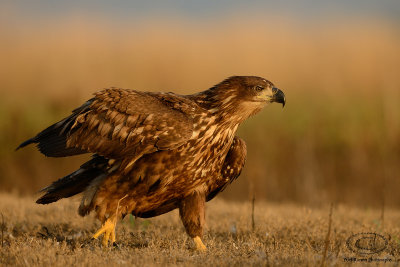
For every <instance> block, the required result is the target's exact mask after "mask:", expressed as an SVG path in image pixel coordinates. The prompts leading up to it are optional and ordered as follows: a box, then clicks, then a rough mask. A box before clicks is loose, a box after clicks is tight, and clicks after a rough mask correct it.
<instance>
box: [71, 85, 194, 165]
mask: <svg viewBox="0 0 400 267" xmlns="http://www.w3.org/2000/svg"><path fill="white" fill-rule="evenodd" d="M164 98H165V99H168V100H169V101H170V102H172V103H174V102H176V103H181V102H182V103H185V105H183V106H182V105H181V106H176V105H175V106H174V105H172V106H171V105H170V102H166V101H165V100H164ZM190 105H195V104H193V103H191V102H190V101H189V100H186V99H184V98H183V97H181V96H178V95H173V94H162V93H146V92H138V91H134V90H124V89H116V88H112V89H106V90H103V91H101V92H98V93H96V95H95V97H94V99H93V102H92V103H91V104H90V106H89V109H88V110H87V111H86V112H81V113H80V114H79V115H78V116H77V117H76V119H75V121H74V124H73V125H72V127H71V130H70V131H71V133H70V136H69V137H68V138H67V147H74V148H78V149H81V150H85V151H89V152H92V153H97V154H100V155H102V156H106V157H109V158H116V159H118V158H126V157H129V156H130V157H137V156H140V155H143V154H146V153H152V152H154V151H157V150H163V149H174V148H176V147H178V146H180V145H181V144H183V143H185V142H186V141H187V140H188V139H189V138H190V137H191V135H192V131H193V123H192V117H191V116H190V114H188V111H189V109H190V108H191V107H190Z"/></svg>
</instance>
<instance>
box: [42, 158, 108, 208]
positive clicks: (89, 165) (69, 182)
mask: <svg viewBox="0 0 400 267" xmlns="http://www.w3.org/2000/svg"><path fill="white" fill-rule="evenodd" d="M107 161H108V160H107V159H105V158H103V157H100V156H95V157H94V158H93V159H92V160H90V161H88V162H86V163H85V164H83V165H82V166H81V168H80V169H78V170H77V171H74V172H73V173H71V174H69V175H67V176H65V177H63V178H61V179H59V180H57V181H55V182H53V183H52V184H51V185H50V186H48V187H46V188H44V189H42V190H41V192H45V194H44V195H43V196H42V197H40V198H39V199H38V200H37V201H36V203H38V204H49V203H52V202H55V201H57V200H59V199H61V198H67V197H71V196H74V195H76V194H79V193H81V192H83V191H84V190H86V188H87V187H88V186H89V185H90V183H91V182H92V180H94V179H96V178H97V177H99V176H103V175H104V174H105V173H106V171H105V166H106V165H107Z"/></svg>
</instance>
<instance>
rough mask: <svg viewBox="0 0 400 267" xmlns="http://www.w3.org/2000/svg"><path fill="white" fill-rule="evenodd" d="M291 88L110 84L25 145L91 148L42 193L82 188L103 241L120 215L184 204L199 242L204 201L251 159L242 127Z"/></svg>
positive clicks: (59, 194)
mask: <svg viewBox="0 0 400 267" xmlns="http://www.w3.org/2000/svg"><path fill="white" fill-rule="evenodd" d="M271 102H278V103H282V104H283V105H284V104H285V95H284V94H283V92H282V91H281V90H279V89H277V88H276V87H274V85H273V84H272V83H271V82H270V81H268V80H266V79H263V78H261V77H255V76H233V77H230V78H228V79H226V80H224V81H222V82H221V83H219V84H217V85H215V86H213V87H212V88H210V89H208V90H206V91H203V92H200V93H197V94H193V95H177V94H174V93H154V92H140V91H136V90H128V89H119V88H111V89H105V90H102V91H100V92H97V93H95V96H94V97H93V98H92V99H90V100H88V101H87V102H86V103H84V104H83V105H82V106H81V107H79V108H77V109H75V110H74V111H73V112H72V114H71V115H70V116H69V117H67V118H65V119H63V120H61V121H59V122H57V123H55V124H53V125H51V126H50V127H48V128H47V129H45V130H43V131H42V132H40V133H39V134H37V135H36V136H35V137H33V138H31V139H29V140H27V141H25V142H23V143H22V144H21V145H20V146H19V147H18V148H17V149H19V148H21V147H24V146H26V145H29V144H32V143H35V144H36V145H37V147H38V149H39V150H40V152H42V153H43V154H44V155H46V156H49V157H66V156H72V155H77V154H83V153H92V154H93V157H92V159H91V160H90V161H88V162H86V163H84V164H83V165H82V166H81V167H80V168H79V169H78V170H77V171H75V172H73V173H71V174H69V175H67V176H65V177H64V178H61V179H59V180H57V181H55V182H53V183H52V184H51V185H50V186H48V187H46V188H44V189H43V190H42V191H43V192H45V194H44V195H43V196H42V197H41V198H39V199H38V200H37V203H40V204H48V203H51V202H55V201H57V200H59V199H61V198H66V197H70V196H73V195H76V194H78V193H83V196H82V201H81V204H80V206H79V214H80V215H82V216H84V215H86V214H88V213H89V212H91V211H93V210H94V211H95V212H96V215H97V218H98V219H99V220H100V221H101V222H102V227H101V228H100V230H99V231H97V232H96V233H95V235H94V237H95V238H97V237H98V236H100V235H102V234H103V245H107V244H108V242H109V241H110V242H114V241H115V226H116V223H117V221H118V220H119V219H121V218H123V217H124V216H125V215H126V214H129V213H132V214H133V215H135V216H137V217H153V216H157V215H160V214H163V213H166V212H169V211H171V210H173V209H175V208H179V213H180V216H181V219H182V222H183V224H184V226H185V229H186V231H187V233H188V234H189V236H190V237H192V238H193V239H194V241H195V244H196V247H197V249H199V250H204V249H205V246H204V244H203V243H202V241H201V237H202V234H203V225H204V204H205V202H206V201H209V200H211V199H212V198H214V197H215V196H216V195H217V194H218V193H219V192H221V191H222V190H223V189H224V188H225V187H226V186H227V185H228V184H230V183H231V182H232V181H233V180H235V179H236V178H237V177H238V176H239V175H240V172H241V170H242V167H243V165H244V163H245V160H246V145H245V142H244V141H243V140H242V139H240V138H238V137H236V136H235V134H236V130H237V127H238V126H239V124H240V123H241V122H243V121H244V120H245V119H247V118H248V117H249V116H251V115H253V114H255V113H257V112H258V111H260V110H261V109H262V108H263V107H264V106H265V105H266V104H268V103H271Z"/></svg>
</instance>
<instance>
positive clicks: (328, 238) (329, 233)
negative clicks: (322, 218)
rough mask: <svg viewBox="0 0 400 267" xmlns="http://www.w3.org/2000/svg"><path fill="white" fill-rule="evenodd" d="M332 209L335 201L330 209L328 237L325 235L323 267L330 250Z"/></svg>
mask: <svg viewBox="0 0 400 267" xmlns="http://www.w3.org/2000/svg"><path fill="white" fill-rule="evenodd" d="M332 210H333V203H331V207H330V210H329V223H328V232H327V233H326V237H325V248H324V254H323V256H322V262H321V267H322V266H325V261H326V254H327V252H328V246H329V242H330V235H331V227H332Z"/></svg>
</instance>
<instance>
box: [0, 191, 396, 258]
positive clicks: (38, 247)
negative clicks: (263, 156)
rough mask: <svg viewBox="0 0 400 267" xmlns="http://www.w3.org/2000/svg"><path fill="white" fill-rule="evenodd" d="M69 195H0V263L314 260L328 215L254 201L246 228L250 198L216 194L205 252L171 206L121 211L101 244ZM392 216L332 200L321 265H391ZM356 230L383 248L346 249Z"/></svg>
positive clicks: (91, 219)
mask: <svg viewBox="0 0 400 267" xmlns="http://www.w3.org/2000/svg"><path fill="white" fill-rule="evenodd" d="M77 201H78V200H77V199H72V200H63V201H60V202H59V203H57V204H53V205H48V206H39V205H36V204H35V203H34V199H33V198H29V197H25V198H21V197H16V196H14V195H10V194H5V193H3V194H0V212H1V213H2V215H3V216H4V222H3V223H2V224H1V225H2V229H3V234H1V232H0V235H2V239H3V241H1V240H0V242H2V244H1V245H0V265H4V266H9V265H18V266H66V265H78V266H80V265H84V266H104V265H108V266H115V265H130V266H132V265H141V266H143V265H145V266H154V265H160V264H161V265H178V266H188V265H201V266H209V265H214V266H215V265H222V266H228V265H229V266H231V265H234V266H239V265H246V266H247V265H256V266H261V265H262V266H265V265H266V266H268V265H269V266H277V265H282V266H283V265H284V266H287V265H291V266H298V265H309V266H313V265H320V264H321V262H322V259H323V254H324V249H325V238H326V235H327V230H328V222H329V207H324V208H308V207H304V206H297V205H291V204H267V203H257V202H256V206H255V229H254V231H252V223H251V203H250V202H248V203H232V202H225V201H223V200H220V199H217V200H215V201H212V202H210V203H209V204H208V206H207V231H206V234H205V237H204V241H205V244H206V245H207V246H208V251H207V252H206V253H199V252H196V251H194V250H193V244H192V243H191V240H190V239H189V238H187V236H186V234H185V233H184V230H183V227H182V225H181V222H180V220H179V217H178V214H177V212H176V211H174V212H171V213H169V214H166V215H163V216H160V217H157V218H153V219H150V220H144V219H139V220H136V221H134V220H133V218H132V217H127V218H125V219H124V220H123V221H122V222H121V223H119V224H118V227H117V239H118V246H117V247H114V248H107V249H104V248H101V247H100V244H99V241H96V240H91V238H90V237H91V234H93V233H94V231H95V230H96V229H97V228H98V227H99V224H98V222H96V220H95V219H94V217H92V216H89V217H87V218H81V217H79V216H78V215H77V213H76V208H77ZM0 220H1V218H0ZM399 220H400V211H398V210H385V214H384V225H383V221H382V220H381V211H380V210H372V209H359V208H358V209H356V208H351V207H348V206H340V205H339V206H336V207H334V209H333V215H332V227H331V228H332V231H331V233H330V238H329V243H328V246H327V257H326V266H340V265H353V264H354V263H349V262H346V260H345V259H346V258H347V259H350V258H357V259H359V260H360V259H367V258H369V257H371V258H372V259H374V260H384V259H386V260H387V261H392V262H391V263H386V264H385V266H389V265H387V264H393V262H394V261H396V259H400V255H399V252H400V241H399V240H400V239H399V238H400V228H399V224H398V222H399ZM0 222H1V221H0ZM360 232H375V233H380V234H381V235H383V236H384V237H385V239H386V240H387V241H388V245H387V246H386V249H385V250H384V251H383V252H381V253H379V254H373V255H371V256H368V257H362V256H360V255H357V254H355V253H354V252H351V251H350V250H349V249H348V248H347V245H346V240H347V239H348V238H349V237H350V236H351V235H352V234H355V233H360ZM0 237H1V236H0ZM374 264H375V263H374ZM380 264H382V263H380ZM396 264H397V263H396Z"/></svg>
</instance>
